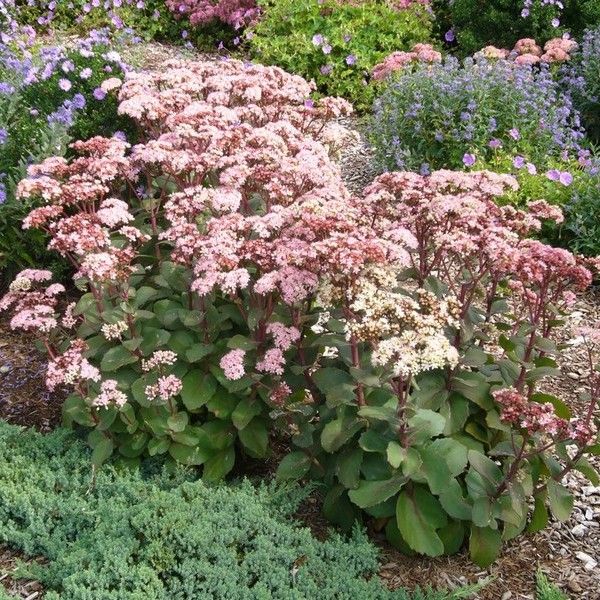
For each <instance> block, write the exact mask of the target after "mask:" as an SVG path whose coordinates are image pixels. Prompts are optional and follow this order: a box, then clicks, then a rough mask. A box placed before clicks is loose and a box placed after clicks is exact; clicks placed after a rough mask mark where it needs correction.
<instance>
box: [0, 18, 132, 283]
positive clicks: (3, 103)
mask: <svg viewBox="0 0 600 600" xmlns="http://www.w3.org/2000/svg"><path fill="white" fill-rule="evenodd" d="M126 70H127V66H126V65H125V64H124V63H123V61H122V60H121V58H120V56H119V54H118V53H117V52H115V51H112V50H111V48H110V46H109V45H108V40H107V38H106V37H105V36H104V35H103V34H101V33H98V34H96V35H94V36H92V37H90V38H87V39H85V40H82V41H80V42H79V43H78V44H77V45H76V46H75V47H72V48H70V49H65V48H62V47H50V46H43V45H39V44H38V43H37V42H36V37H35V33H34V32H33V30H32V29H28V28H24V30H22V31H21V35H20V36H19V37H17V38H15V39H14V40H9V39H7V40H6V43H0V149H1V151H0V231H1V235H0V270H2V271H3V272H4V277H5V278H6V279H5V281H6V280H8V279H9V278H11V277H13V276H14V275H15V273H16V272H17V271H18V270H19V269H22V268H24V267H25V266H33V265H38V266H39V265H40V264H44V265H51V266H52V267H53V269H55V270H60V266H59V265H60V262H57V261H55V260H54V259H55V258H56V256H55V255H54V259H53V258H52V257H49V256H48V255H47V253H46V252H45V242H44V236H43V235H41V234H40V232H32V231H29V232H23V230H22V229H21V222H22V220H23V218H24V217H25V215H27V213H28V212H29V211H30V210H31V209H32V208H33V207H34V205H32V203H31V202H25V203H24V202H21V201H17V200H16V199H15V187H16V184H17V183H18V181H19V180H20V179H21V178H23V177H24V176H25V175H26V172H27V165H28V164H30V163H32V162H38V161H40V160H42V159H43V158H45V157H47V156H51V155H56V154H61V153H64V152H65V151H66V146H67V143H68V140H69V138H71V137H76V138H86V137H89V136H90V135H93V134H94V133H102V134H106V135H111V134H112V133H114V132H115V131H117V130H119V129H122V130H125V132H127V134H129V135H130V134H131V133H132V129H131V126H130V122H129V120H128V119H127V118H125V117H119V116H118V115H117V98H116V94H115V93H114V92H112V93H111V90H113V89H114V88H115V87H116V86H118V85H120V83H121V80H122V78H123V76H124V74H125V72H126ZM123 135H125V133H123Z"/></svg>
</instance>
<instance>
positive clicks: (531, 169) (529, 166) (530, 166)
mask: <svg viewBox="0 0 600 600" xmlns="http://www.w3.org/2000/svg"><path fill="white" fill-rule="evenodd" d="M526 166H527V172H528V173H529V174H530V175H535V174H537V167H536V166H535V165H534V164H533V163H527V165H526Z"/></svg>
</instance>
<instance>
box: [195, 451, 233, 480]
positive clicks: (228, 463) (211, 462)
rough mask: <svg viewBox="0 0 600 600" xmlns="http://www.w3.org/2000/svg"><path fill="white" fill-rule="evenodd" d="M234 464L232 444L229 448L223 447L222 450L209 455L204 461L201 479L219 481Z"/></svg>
mask: <svg viewBox="0 0 600 600" xmlns="http://www.w3.org/2000/svg"><path fill="white" fill-rule="evenodd" d="M234 464H235V449H234V447H233V446H229V448H225V449H224V450H221V451H220V452H217V454H215V455H214V456H211V457H210V458H209V459H208V460H207V461H206V462H205V463H204V470H203V471H202V479H204V480H205V481H212V482H216V481H219V480H221V479H223V477H225V475H227V473H229V471H231V469H233V465H234Z"/></svg>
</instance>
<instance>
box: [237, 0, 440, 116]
mask: <svg viewBox="0 0 600 600" xmlns="http://www.w3.org/2000/svg"><path fill="white" fill-rule="evenodd" d="M259 5H260V7H261V9H262V11H263V17H262V19H261V21H260V22H259V23H258V24H257V25H256V26H255V27H253V28H252V29H251V31H250V32H248V35H247V37H248V39H249V42H248V43H249V45H250V49H251V51H252V53H253V55H254V56H255V57H256V59H257V60H258V61H260V62H261V63H265V64H273V65H278V66H280V67H282V68H284V69H286V70H287V71H289V72H291V73H298V74H299V75H302V76H303V77H306V78H307V79H309V80H310V79H312V80H314V81H315V82H316V83H317V87H318V89H319V90H320V91H322V92H323V93H324V94H328V95H333V96H342V97H345V98H347V99H349V100H351V101H352V102H353V103H354V105H355V106H356V107H357V108H359V109H364V108H367V107H368V106H369V105H370V103H371V101H372V99H373V96H374V94H375V87H374V86H373V85H369V80H370V76H371V71H372V69H373V67H374V66H375V65H377V64H378V63H380V62H382V61H383V59H384V58H385V57H386V56H388V55H389V54H390V53H391V52H393V51H395V50H410V49H412V48H413V46H414V45H415V44H417V43H421V42H427V41H428V40H429V38H430V33H431V18H430V15H429V13H428V12H427V10H426V8H425V7H424V6H423V5H422V4H420V3H411V4H409V5H408V6H406V7H404V8H400V7H398V6H394V5H393V3H390V2H383V1H377V0H368V1H365V2H355V3H345V2H338V1H337V0H326V1H324V2H319V1H318V0H307V1H306V2H294V1H293V0H261V1H260V2H259Z"/></svg>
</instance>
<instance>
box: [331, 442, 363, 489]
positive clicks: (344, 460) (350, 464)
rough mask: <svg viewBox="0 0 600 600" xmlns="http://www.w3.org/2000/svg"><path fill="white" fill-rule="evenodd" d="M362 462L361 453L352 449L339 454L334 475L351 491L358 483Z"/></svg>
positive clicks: (359, 450) (358, 449)
mask: <svg viewBox="0 0 600 600" xmlns="http://www.w3.org/2000/svg"><path fill="white" fill-rule="evenodd" d="M362 461H363V451H362V450H361V449H360V448H352V449H349V450H346V451H345V452H343V453H341V454H340V455H339V457H338V460H337V464H336V475H337V477H338V479H339V480H340V483H342V484H343V485H344V487H346V488H348V489H350V490H353V489H355V488H357V487H358V485H359V482H360V467H361V465H362Z"/></svg>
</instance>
